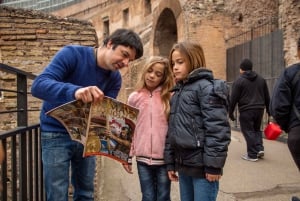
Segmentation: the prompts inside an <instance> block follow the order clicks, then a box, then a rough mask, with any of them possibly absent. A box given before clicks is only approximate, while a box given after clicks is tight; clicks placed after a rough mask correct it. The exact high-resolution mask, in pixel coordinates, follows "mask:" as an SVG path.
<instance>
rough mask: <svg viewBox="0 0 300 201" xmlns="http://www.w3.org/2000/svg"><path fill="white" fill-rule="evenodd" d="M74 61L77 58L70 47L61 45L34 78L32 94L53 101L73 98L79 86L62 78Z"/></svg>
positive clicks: (61, 101)
mask: <svg viewBox="0 0 300 201" xmlns="http://www.w3.org/2000/svg"><path fill="white" fill-rule="evenodd" d="M66 55H67V56H66ZM66 58H67V59H66ZM76 61H77V58H76V56H75V54H74V53H73V52H72V49H71V48H69V47H63V48H62V49H61V50H60V51H58V52H57V53H56V55H55V56H54V58H53V59H52V61H51V63H50V64H49V65H48V66H47V67H46V68H45V70H44V71H43V72H42V73H41V74H40V75H39V76H37V77H36V78H35V80H34V82H33V84H32V87H31V93H32V95H33V96H34V97H37V98H39V99H42V100H46V101H49V102H53V103H57V102H58V101H60V103H64V102H68V101H71V100H74V99H75V97H74V94H75V91H76V90H77V89H78V88H80V87H81V86H77V85H74V84H72V83H66V82H64V79H65V77H66V76H67V75H68V74H71V73H72V72H73V71H74V68H75V66H76V64H75V63H76Z"/></svg>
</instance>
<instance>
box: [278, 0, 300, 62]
mask: <svg viewBox="0 0 300 201" xmlns="http://www.w3.org/2000/svg"><path fill="white" fill-rule="evenodd" d="M279 19H280V23H281V24H282V29H283V40H284V59H285V62H286V65H287V66H288V65H291V64H293V63H296V62H299V58H298V57H297V40H298V38H300V2H299V1H297V0H285V1H284V0H281V4H280V7H279Z"/></svg>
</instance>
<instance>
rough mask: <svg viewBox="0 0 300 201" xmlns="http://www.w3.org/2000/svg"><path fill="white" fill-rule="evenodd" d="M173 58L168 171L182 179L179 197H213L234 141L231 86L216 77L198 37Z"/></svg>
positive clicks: (177, 48)
mask: <svg viewBox="0 0 300 201" xmlns="http://www.w3.org/2000/svg"><path fill="white" fill-rule="evenodd" d="M169 61H170V65H171V68H172V70H173V74H174V76H175V80H176V86H175V87H174V89H173V90H172V92H173V95H172V98H171V103H170V104H171V110H170V117H169V128H168V134H167V139H166V145H165V150H164V157H165V162H166V164H167V170H168V175H169V178H170V179H171V180H172V181H178V179H179V187H180V200H181V201H215V200H216V199H217V195H218V190H219V180H220V178H221V176H222V171H223V167H224V165H225V161H226V158H227V152H228V146H229V143H230V141H231V139H230V136H231V129H230V124H229V121H228V118H227V112H228V110H227V109H228V99H229V89H228V86H227V84H226V83H225V82H222V84H220V83H219V84H217V82H214V81H215V80H214V77H213V73H212V71H211V70H209V69H207V68H206V63H205V57H204V52H203V49H202V47H201V46H200V45H199V44H198V43H195V42H188V41H185V42H180V43H177V44H175V45H174V46H173V48H172V49H171V52H170V56H169ZM177 172H178V175H177Z"/></svg>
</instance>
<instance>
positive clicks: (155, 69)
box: [124, 56, 174, 201]
mask: <svg viewBox="0 0 300 201" xmlns="http://www.w3.org/2000/svg"><path fill="white" fill-rule="evenodd" d="M173 84H174V80H173V74H172V71H171V69H170V66H169V61H168V59H166V58H164V57H159V56H155V57H150V58H149V60H147V62H146V64H145V66H144V68H143V71H142V74H141V78H140V80H139V81H138V83H137V86H136V90H135V91H134V92H132V93H131V94H130V95H129V98H128V104H129V105H131V106H134V107H136V108H138V109H139V115H138V118H137V122H136V127H135V132H134V137H133V141H132V144H131V150H130V159H129V161H128V162H129V165H124V168H125V170H126V171H127V172H129V173H131V174H132V166H131V164H132V157H133V156H135V157H136V161H137V170H138V175H139V180H140V186H141V191H142V201H170V200H171V199H170V190H171V181H170V180H169V178H168V173H167V169H166V166H165V164H164V158H163V153H164V146H165V139H166V135H167V130H168V123H167V120H168V116H169V112H170V105H169V101H170V96H171V94H170V90H171V88H172V87H173Z"/></svg>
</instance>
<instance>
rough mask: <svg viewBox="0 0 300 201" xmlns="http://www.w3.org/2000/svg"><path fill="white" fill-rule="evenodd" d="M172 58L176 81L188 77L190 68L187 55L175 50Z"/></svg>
mask: <svg viewBox="0 0 300 201" xmlns="http://www.w3.org/2000/svg"><path fill="white" fill-rule="evenodd" d="M171 58H172V70H173V74H174V77H175V81H176V82H178V81H180V80H184V79H186V78H187V76H188V74H189V70H188V66H187V65H188V64H187V62H186V59H185V57H183V56H182V55H181V53H180V52H179V51H178V50H174V51H173V53H172V56H171Z"/></svg>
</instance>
